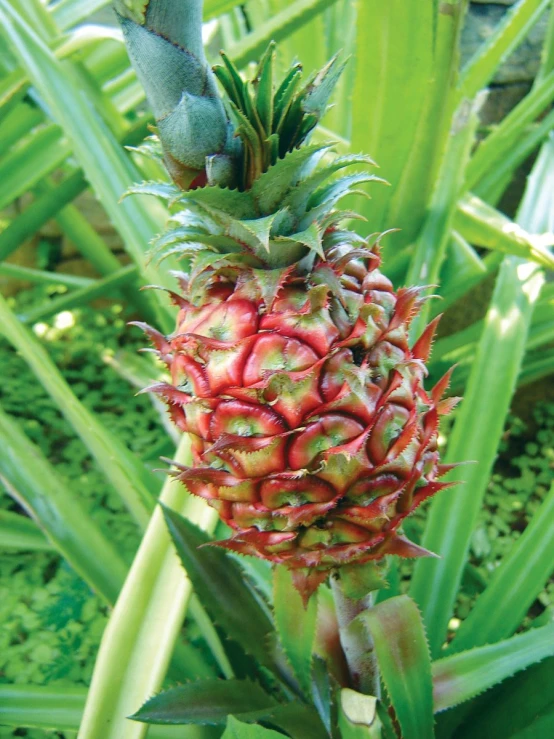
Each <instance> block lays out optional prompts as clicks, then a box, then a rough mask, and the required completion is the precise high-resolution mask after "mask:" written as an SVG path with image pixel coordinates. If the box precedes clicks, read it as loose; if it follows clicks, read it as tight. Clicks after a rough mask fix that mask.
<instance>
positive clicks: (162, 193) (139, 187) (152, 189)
mask: <svg viewBox="0 0 554 739" xmlns="http://www.w3.org/2000/svg"><path fill="white" fill-rule="evenodd" d="M181 194H182V193H181V190H179V188H177V187H175V185H172V184H171V182H154V181H151V182H139V183H137V184H136V185H131V187H129V188H128V190H127V191H126V192H125V193H124V194H123V196H122V197H123V198H126V197H127V196H128V195H154V196H155V197H157V198H162V199H163V200H168V201H170V202H173V201H175V200H177V199H178V198H179V197H180V196H181Z"/></svg>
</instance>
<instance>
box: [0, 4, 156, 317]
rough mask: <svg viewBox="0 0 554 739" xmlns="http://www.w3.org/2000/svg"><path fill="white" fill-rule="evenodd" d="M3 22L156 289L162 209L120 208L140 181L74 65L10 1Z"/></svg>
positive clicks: (1, 13)
mask: <svg viewBox="0 0 554 739" xmlns="http://www.w3.org/2000/svg"><path fill="white" fill-rule="evenodd" d="M0 18H1V20H2V24H3V28H4V33H5V34H6V36H7V37H8V38H9V40H10V42H11V44H12V46H13V48H14V50H15V51H16V53H17V55H18V56H19V58H20V60H21V63H22V64H23V66H24V67H25V69H26V70H27V73H28V75H29V78H30V79H31V81H32V83H33V85H34V86H35V87H36V89H37V90H38V92H39V93H40V95H41V96H42V97H43V99H44V101H45V102H46V103H47V105H48V106H49V108H50V109H51V111H52V114H53V115H54V116H55V118H56V120H57V122H58V123H59V124H60V125H61V126H63V129H64V132H65V133H66V135H67V136H68V138H69V139H70V141H71V144H72V146H73V151H74V153H75V155H76V157H77V159H78V160H79V163H80V164H81V166H82V167H83V170H84V172H85V175H86V177H87V179H88V181H89V182H90V183H91V185H92V186H93V188H94V190H95V193H96V195H97V197H98V198H99V200H100V202H101V203H102V205H103V206H104V209H105V210H106V213H108V215H109V216H110V219H111V221H112V223H113V224H114V226H115V228H116V229H117V230H118V231H119V233H120V235H121V237H122V238H123V240H124V242H125V245H126V248H127V249H128V251H129V254H130V255H131V257H132V258H133V260H134V261H135V263H136V264H137V266H138V267H139V270H140V272H141V274H143V275H144V276H145V278H146V279H147V281H148V282H151V283H154V284H156V283H158V282H160V280H162V281H163V275H160V274H159V273H158V271H157V270H156V269H155V267H154V266H153V265H152V264H148V263H147V260H146V256H145V255H146V251H147V246H148V243H149V241H150V239H152V237H153V236H154V235H155V234H156V233H157V232H158V231H159V230H160V228H161V225H162V223H163V216H162V212H161V210H160V208H159V206H155V205H154V204H153V203H152V202H145V201H144V200H142V199H140V198H128V199H127V200H125V201H124V202H123V204H119V199H120V197H121V196H122V194H123V193H124V192H126V191H127V189H128V188H129V187H130V186H131V185H132V184H133V183H134V182H136V181H137V180H139V179H140V177H139V174H138V172H137V170H136V169H135V168H134V166H133V164H132V162H131V161H130V159H129V157H128V156H127V155H126V154H125V153H124V152H123V151H122V149H121V147H120V146H119V144H118V143H117V141H116V140H115V138H114V136H113V134H112V133H111V131H110V130H109V129H108V127H107V126H106V124H105V123H104V122H103V121H102V120H101V118H100V116H99V115H98V113H97V111H96V110H95V109H94V107H93V106H92V104H91V103H90V101H89V100H88V99H87V98H86V97H85V96H84V95H83V92H82V89H81V84H80V83H79V80H78V77H77V76H76V74H75V71H74V70H73V68H72V67H71V65H68V64H65V65H62V62H60V61H59V60H58V59H57V58H56V57H55V55H54V54H53V53H52V52H51V51H50V49H49V48H48V47H47V46H46V45H45V44H44V43H43V42H42V41H41V40H40V39H39V38H38V37H37V36H36V34H35V33H34V32H33V31H32V30H31V29H30V28H29V26H28V25H27V24H26V23H25V21H24V20H23V18H21V16H19V15H18V14H17V12H16V11H15V10H14V9H13V7H12V6H11V5H10V3H9V2H8V0H0ZM156 300H157V298H156ZM161 306H162V303H159V321H160V323H163V322H165V324H166V325H167V324H168V319H167V309H165V308H162V307H161Z"/></svg>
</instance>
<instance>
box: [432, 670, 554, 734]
mask: <svg viewBox="0 0 554 739" xmlns="http://www.w3.org/2000/svg"><path fill="white" fill-rule="evenodd" d="M553 684H554V658H552V657H551V658H549V659H547V660H545V661H544V662H541V663H540V664H538V665H535V666H534V667H530V668H529V669H527V670H525V672H522V673H519V674H518V675H516V676H515V677H513V678H511V679H509V680H507V681H506V682H505V683H503V684H502V685H500V686H499V687H498V688H496V689H493V690H492V691H491V692H490V693H487V694H486V695H485V696H483V700H481V701H479V704H478V706H479V708H478V710H475V709H474V710H473V711H472V713H471V715H470V717H469V719H468V721H467V723H464V724H463V725H462V726H461V727H460V729H458V730H457V732H456V739H492V737H508V736H509V737H510V739H539V738H540V739H542V737H545V739H546V737H550V736H552V735H553V734H554V695H553V694H552V685H553ZM446 716H448V714H446Z"/></svg>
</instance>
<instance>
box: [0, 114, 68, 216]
mask: <svg viewBox="0 0 554 739" xmlns="http://www.w3.org/2000/svg"><path fill="white" fill-rule="evenodd" d="M69 154H71V147H70V146H69V144H68V142H67V140H66V139H65V138H64V137H63V135H62V132H61V131H60V128H59V126H54V125H49V126H44V127H41V128H39V129H38V131H36V132H34V133H32V134H31V136H30V137H29V139H28V141H24V142H23V143H22V144H21V145H20V146H18V147H17V148H16V149H14V150H12V151H11V152H9V153H8V154H7V155H6V156H4V157H3V158H2V159H1V160H0V183H1V184H0V208H5V207H6V205H8V204H9V203H11V202H12V201H13V200H15V199H16V198H18V197H19V196H20V195H23V194H24V193H25V192H27V191H28V190H30V189H31V188H32V187H34V186H35V185H36V184H37V182H39V181H40V180H41V179H42V178H43V177H46V175H48V174H50V172H52V171H53V170H54V169H56V168H57V167H59V166H60V165H61V164H62V163H63V162H64V161H65V159H66V158H67V157H68V156H69Z"/></svg>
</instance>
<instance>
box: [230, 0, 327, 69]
mask: <svg viewBox="0 0 554 739" xmlns="http://www.w3.org/2000/svg"><path fill="white" fill-rule="evenodd" d="M335 2H336V0H296V2H293V3H291V4H290V5H287V6H286V7H285V8H284V9H283V10H282V11H281V12H279V13H277V14H276V15H274V16H273V17H272V18H271V19H270V20H269V21H267V22H266V23H264V24H263V25H262V26H259V27H258V28H256V30H255V31H253V32H252V33H249V34H248V35H247V36H246V37H245V38H243V39H242V40H241V41H240V43H237V44H236V45H235V46H232V47H231V48H230V49H229V50H228V56H229V58H230V59H232V60H233V61H234V63H235V64H236V65H237V67H244V66H246V64H248V62H252V61H256V60H258V59H259V58H260V57H261V56H262V54H263V52H264V51H265V49H266V47H267V45H268V44H269V42H270V41H275V43H279V42H280V41H281V40H282V39H284V38H286V37H287V36H289V35H290V34H291V33H294V31H296V30H297V29H299V28H301V27H302V26H303V25H305V24H306V23H308V22H309V21H310V20H311V19H312V18H314V16H316V15H317V14H318V13H321V12H322V11H323V10H325V9H326V8H329V7H330V6H331V5H333V3H335Z"/></svg>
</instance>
